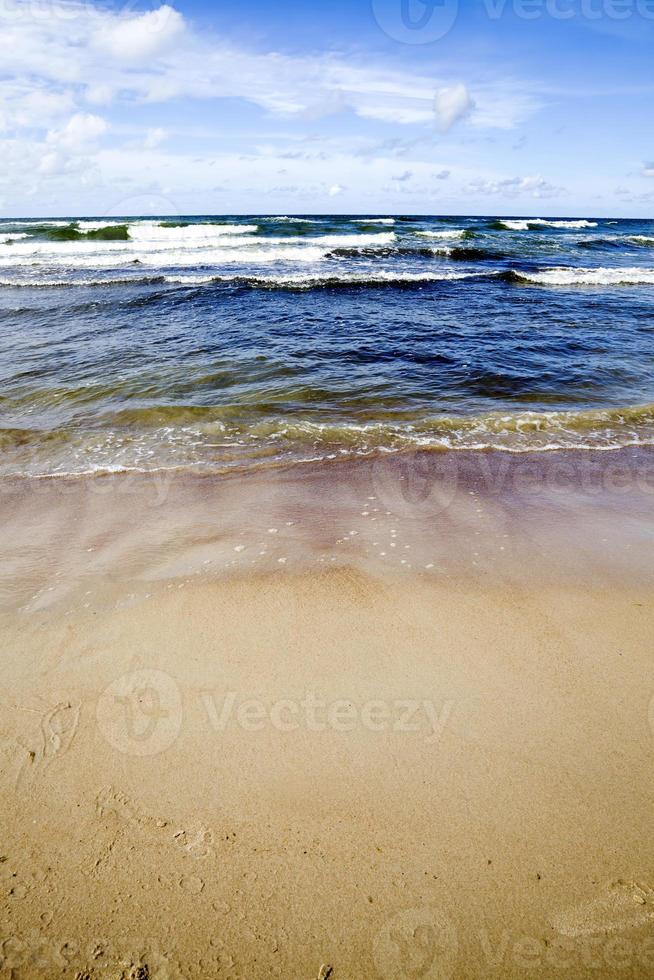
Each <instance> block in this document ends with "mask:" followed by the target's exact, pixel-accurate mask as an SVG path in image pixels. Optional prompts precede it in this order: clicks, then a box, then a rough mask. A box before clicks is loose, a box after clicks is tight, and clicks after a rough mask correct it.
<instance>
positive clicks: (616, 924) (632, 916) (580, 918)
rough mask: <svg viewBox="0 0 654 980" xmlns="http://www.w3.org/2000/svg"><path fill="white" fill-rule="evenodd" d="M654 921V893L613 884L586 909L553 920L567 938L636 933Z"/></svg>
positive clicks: (584, 906)
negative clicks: (633, 931) (640, 927)
mask: <svg viewBox="0 0 654 980" xmlns="http://www.w3.org/2000/svg"><path fill="white" fill-rule="evenodd" d="M653 920H654V889H652V888H650V887H649V886H647V885H642V884H639V883H637V882H635V881H623V880H618V881H615V882H613V883H612V884H611V885H610V886H609V887H608V889H607V890H606V892H605V894H603V895H601V896H600V897H599V898H596V899H594V900H593V901H590V902H585V903H583V904H582V905H573V906H571V907H570V908H567V909H564V910H563V911H562V912H558V913H557V914H556V915H553V916H552V917H551V919H550V922H551V924H552V926H554V928H555V929H556V930H557V932H559V933H561V935H563V936H590V935H593V934H594V933H607V932H622V931H623V930H625V929H636V928H638V927H639V926H643V925H646V924H649V925H652V921H653Z"/></svg>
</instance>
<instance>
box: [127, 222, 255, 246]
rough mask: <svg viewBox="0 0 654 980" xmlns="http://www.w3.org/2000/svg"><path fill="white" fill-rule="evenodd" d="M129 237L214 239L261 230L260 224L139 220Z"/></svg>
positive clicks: (178, 240) (168, 239)
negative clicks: (166, 224) (167, 224)
mask: <svg viewBox="0 0 654 980" xmlns="http://www.w3.org/2000/svg"><path fill="white" fill-rule="evenodd" d="M127 230H128V233H129V237H130V238H131V239H132V240H133V241H149V242H150V241H157V240H163V241H168V242H170V241H174V242H175V243H178V242H186V241H189V242H193V241H204V240H206V239H212V240H213V239H214V238H217V237H220V236H221V235H251V234H255V233H256V232H257V231H258V230H259V226H258V225H234V224H231V225H230V224H224V225H221V224H196V225H185V226H183V225H177V226H173V227H162V223H161V222H160V221H137V222H134V223H133V224H132V223H130V224H129V226H128V229H127Z"/></svg>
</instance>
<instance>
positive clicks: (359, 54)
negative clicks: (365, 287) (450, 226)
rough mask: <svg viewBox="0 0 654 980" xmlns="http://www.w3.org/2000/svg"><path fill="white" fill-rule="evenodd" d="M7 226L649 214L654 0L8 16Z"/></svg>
mask: <svg viewBox="0 0 654 980" xmlns="http://www.w3.org/2000/svg"><path fill="white" fill-rule="evenodd" d="M0 24H1V28H2V37H3V48H2V54H1V55H0V80H1V85H2V98H1V100H0V140H1V141H2V158H3V162H4V166H3V167H2V170H1V171H0V210H1V212H2V213H3V214H5V215H25V216H27V215H42V216H46V215H60V214H79V215H82V214H97V215H102V216H104V215H121V214H139V213H144V214H145V213H157V214H159V213H165V214H171V215H172V214H190V213H253V212H273V213H302V212H340V213H350V212H356V213H397V212H404V213H450V214H457V213H474V214H516V215H529V216H539V215H541V216H542V215H607V216H619V215H623V216H641V215H642V216H649V215H651V214H652V212H653V211H654V127H653V126H652V120H653V113H652V106H653V95H654V67H653V66H654V0H467V2H464V0H459V3H458V4H457V2H456V0H428V2H427V3H424V2H423V0H349V2H347V3H346V2H344V0H332V2H330V3H323V4H320V3H309V2H306V0H304V2H301V0H278V2H277V3H276V4H271V3H270V2H268V3H262V2H260V0H249V2H247V3H244V2H243V0H239V2H238V3H237V2H236V0H223V2H220V3H218V4H216V3H213V2H212V3H208V2H204V0H192V2H186V0H179V2H176V0H170V2H169V3H168V4H164V5H160V4H159V3H158V2H157V0H152V2H149V0H127V2H126V3H123V4H118V3H115V2H114V3H107V4H93V3H90V2H88V0H87V2H83V3H76V2H68V0H63V2H62V0H41V2H39V3H36V2H31V0H28V2H25V0H15V2H12V3H6V4H4V5H2V7H0Z"/></svg>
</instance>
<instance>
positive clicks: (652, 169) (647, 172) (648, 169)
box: [643, 160, 654, 177]
mask: <svg viewBox="0 0 654 980" xmlns="http://www.w3.org/2000/svg"><path fill="white" fill-rule="evenodd" d="M643 177H654V160H653V161H651V162H650V163H646V164H645V165H644V166H643Z"/></svg>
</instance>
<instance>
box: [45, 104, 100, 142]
mask: <svg viewBox="0 0 654 980" xmlns="http://www.w3.org/2000/svg"><path fill="white" fill-rule="evenodd" d="M108 128H109V126H108V125H107V123H106V121H105V120H104V119H102V118H101V117H100V116H94V115H92V114H91V113H89V112H77V113H75V115H74V116H71V118H70V119H69V120H68V122H67V123H66V125H65V126H64V127H63V128H62V129H59V130H57V129H52V130H50V132H49V133H48V137H47V139H48V142H49V143H56V144H57V145H58V146H60V147H62V148H63V149H66V150H71V151H73V152H76V151H79V150H81V149H84V148H85V147H86V146H87V145H88V144H89V143H92V142H93V141H94V140H97V139H98V137H99V136H102V135H103V134H104V133H106V132H107V130H108Z"/></svg>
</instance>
